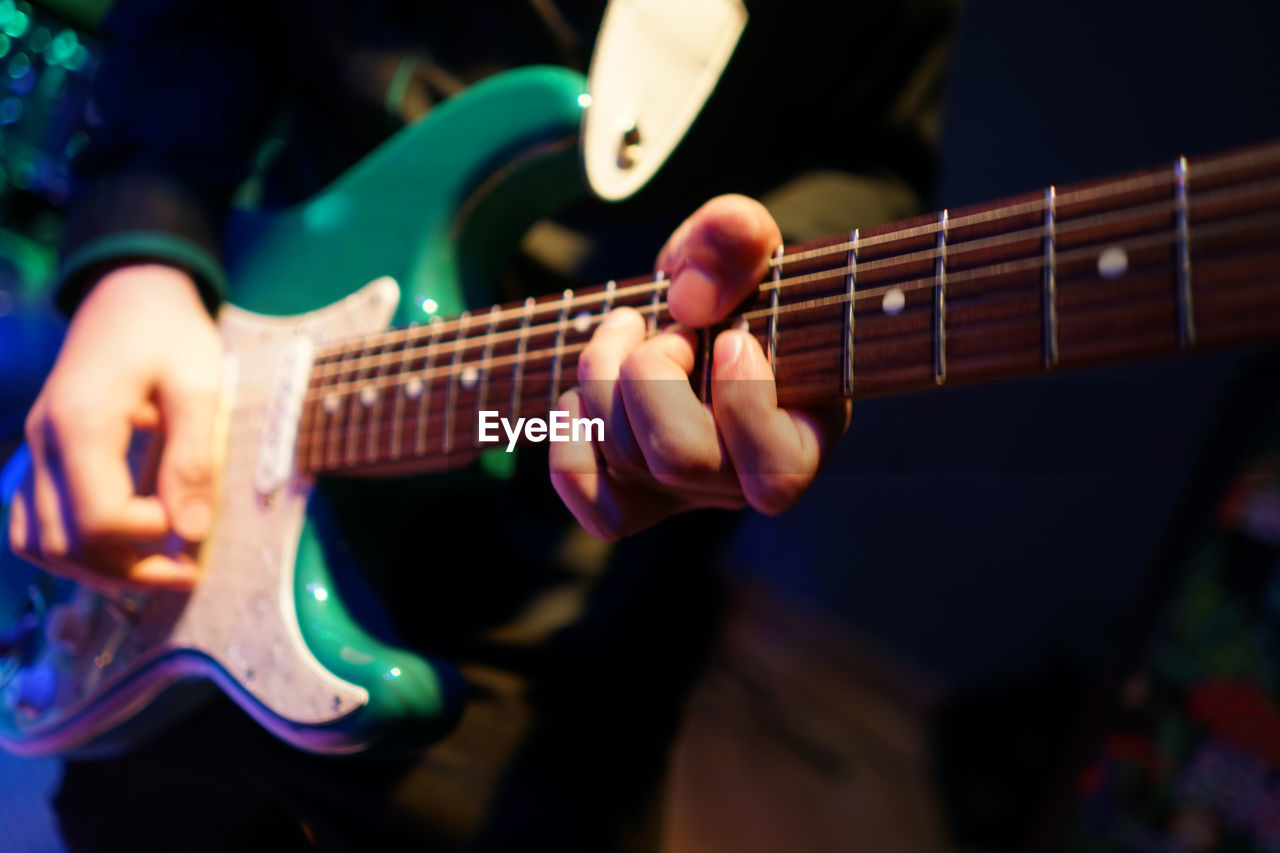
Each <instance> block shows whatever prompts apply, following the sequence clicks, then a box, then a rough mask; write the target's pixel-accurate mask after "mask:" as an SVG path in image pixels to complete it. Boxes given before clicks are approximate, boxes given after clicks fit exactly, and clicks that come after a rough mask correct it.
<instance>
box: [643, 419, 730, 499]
mask: <svg viewBox="0 0 1280 853" xmlns="http://www.w3.org/2000/svg"><path fill="white" fill-rule="evenodd" d="M646 447H647V452H646V453H645V459H646V460H647V461H648V463H649V470H650V472H651V473H652V474H653V477H654V479H655V480H657V481H658V482H659V483H662V484H663V485H665V486H679V485H682V484H684V483H685V482H687V481H688V480H689V479H690V478H692V477H699V476H706V475H710V474H714V473H716V472H717V471H718V470H719V468H720V460H719V459H718V458H716V456H715V454H713V453H711V452H710V450H709V448H707V447H706V446H705V444H704V442H702V441H700V440H699V436H697V435H695V434H694V431H693V429H692V427H691V426H690V425H687V424H681V423H673V424H671V425H669V426H668V427H664V428H663V429H661V430H658V431H657V432H655V433H654V434H653V435H651V436H650V437H649V440H648V442H647V444H646Z"/></svg>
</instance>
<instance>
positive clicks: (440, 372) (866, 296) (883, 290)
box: [306, 213, 1280, 400]
mask: <svg viewBox="0 0 1280 853" xmlns="http://www.w3.org/2000/svg"><path fill="white" fill-rule="evenodd" d="M1273 221H1274V222H1277V223H1280V213H1272V214H1268V215H1262V216H1253V217H1249V218H1245V219H1239V218H1237V219H1231V220H1227V221H1218V222H1213V223H1207V224H1205V225H1200V226H1197V227H1196V228H1192V229H1191V230H1190V236H1191V237H1195V238H1200V239H1203V238H1205V237H1206V236H1213V235H1215V234H1221V233H1224V232H1226V231H1231V230H1238V229H1241V228H1248V227H1251V226H1254V225H1258V224H1263V223H1270V222H1273ZM1180 239H1182V235H1181V233H1180V232H1179V230H1178V229H1177V228H1176V227H1175V228H1172V229H1168V230H1165V231H1159V232H1153V233H1151V234H1147V235H1141V236H1137V237H1131V238H1127V239H1126V240H1124V241H1120V242H1116V241H1113V242H1111V243H1108V244H1107V245H1108V246H1109V247H1111V246H1114V247H1117V248H1121V249H1124V250H1125V251H1126V252H1129V251H1140V250H1142V249H1146V248H1152V247H1162V246H1166V245H1174V244H1176V243H1177V242H1178V241H1179V240H1180ZM1096 254H1097V252H1096V247H1092V246H1090V247H1082V248H1078V249H1070V250H1067V251H1059V252H1057V253H1056V257H1055V260H1054V265H1055V267H1058V266H1062V265H1065V264H1070V263H1075V262H1078V261H1081V260H1091V259H1092V258H1093V257H1094V256H1095V255H1096ZM1045 267H1046V264H1045V261H1044V258H1043V255H1037V256H1035V257H1028V258H1021V259H1017V260H1011V261H1003V262H1000V263H996V264H988V265H985V266H982V267H974V268H972V269H967V270H958V271H956V272H954V273H951V274H949V275H948V279H947V281H948V284H949V285H951V286H952V287H954V286H955V285H956V284H963V283H967V282H969V281H974V280H978V279H983V278H988V277H990V276H992V275H996V274H1008V273H1014V272H1022V271H1029V270H1043V269H1044V268H1045ZM859 270H860V271H861V267H859ZM837 274H838V275H840V276H841V277H843V274H844V271H843V270H830V271H826V272H824V273H822V274H820V275H819V276H818V277H819V278H821V277H829V276H833V275H837ZM815 280H816V279H815ZM936 286H937V278H936V275H933V274H931V275H928V276H920V277H916V278H913V279H908V280H906V281H900V282H893V283H889V284H884V285H880V286H878V287H874V288H867V289H864V290H859V291H857V292H856V294H854V296H853V297H850V296H849V295H848V294H847V293H840V294H838V295H832V296H827V297H815V298H814V299H810V300H806V301H804V302H794V303H790V304H788V305H785V306H780V307H779V308H778V309H777V310H776V312H775V311H774V310H773V309H771V308H760V309H754V310H751V311H746V312H743V313H742V314H740V315H737V316H736V317H735V318H733V319H745V320H746V321H747V322H748V323H750V322H751V321H752V320H760V319H765V318H768V317H771V316H773V315H774V314H775V313H776V314H777V315H778V316H785V315H788V314H794V313H796V312H799V311H808V310H813V309H815V308H824V307H832V306H839V305H845V304H847V303H849V302H850V301H852V302H853V303H854V305H855V307H857V305H858V303H859V302H870V301H872V300H875V299H881V300H883V298H884V297H885V296H886V295H887V294H888V293H890V292H891V291H893V290H899V291H901V292H902V293H903V295H904V296H905V295H906V294H908V293H913V292H917V291H922V290H927V289H932V288H934V287H936ZM907 307H910V306H904V308H903V310H904V311H905V310H906V309H907ZM926 307H929V309H930V310H932V305H931V304H930V305H929V306H926ZM667 308H668V304H667V303H666V302H656V303H651V304H650V305H645V306H640V307H637V308H635V309H634V310H636V311H637V312H638V313H640V314H641V315H642V316H644V315H646V314H648V315H660V314H661V313H663V312H664V311H666V309H667ZM594 322H597V323H598V322H599V320H595V321H594ZM575 331H576V332H577V333H578V334H586V333H587V331H589V330H583V331H577V330H575ZM469 345H470V346H473V347H475V348H477V349H478V348H480V347H482V346H483V345H484V338H474V339H472V340H471V341H470V342H469ZM568 346H585V344H573V345H566V347H568ZM466 348H467V346H463V347H461V349H463V350H465V349H466ZM428 349H429V348H428ZM457 349H458V348H454V349H451V350H440V351H434V352H433V353H432V358H438V357H439V356H440V355H441V353H445V352H447V353H454V352H456V350H457ZM554 352H555V351H554V349H545V348H544V349H539V350H534V351H532V352H526V353H525V354H524V356H523V361H524V362H525V363H528V362H533V361H535V360H537V359H539V358H550V357H551V356H552V355H553V354H554ZM395 355H396V356H397V358H395V359H388V361H403V359H402V358H401V356H402V353H400V352H396V353H395ZM516 361H517V359H516V358H515V356H513V355H502V356H493V357H492V358H491V359H490V360H488V361H485V360H483V359H479V360H472V361H467V362H466V363H465V364H460V365H459V366H458V367H457V368H455V367H454V366H453V365H449V366H439V367H436V366H433V367H432V368H431V369H430V370H426V369H419V370H411V371H409V372H408V373H401V374H396V376H395V377H392V379H391V381H389V382H383V383H377V382H374V381H373V380H371V379H359V378H353V379H349V380H346V381H339V382H335V383H332V384H327V385H315V384H314V383H313V384H312V387H311V388H310V389H309V391H308V393H307V395H306V399H308V400H310V399H315V398H318V397H322V396H327V395H329V394H333V393H340V394H346V393H348V392H349V389H351V388H365V387H375V388H384V387H394V386H396V385H399V384H402V381H401V379H399V378H397V377H406V376H407V377H417V378H419V379H423V380H427V381H434V380H435V379H437V378H449V377H454V376H458V377H461V376H462V375H463V374H465V373H466V372H467V371H469V370H477V371H479V370H492V369H494V368H495V367H505V366H507V365H512V364H515V363H516ZM372 366H376V362H375V363H374V365H372ZM364 369H369V368H359V370H364ZM349 372H350V373H355V372H359V371H358V370H342V371H335V372H333V373H329V374H325V375H324V377H322V378H328V377H329V376H339V377H340V376H342V374H344V373H349Z"/></svg>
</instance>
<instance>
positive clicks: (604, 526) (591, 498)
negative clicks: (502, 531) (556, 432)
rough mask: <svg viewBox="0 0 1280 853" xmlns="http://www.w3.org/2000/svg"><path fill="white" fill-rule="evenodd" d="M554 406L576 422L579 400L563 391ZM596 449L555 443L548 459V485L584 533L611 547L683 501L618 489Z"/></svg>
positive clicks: (640, 488)
mask: <svg viewBox="0 0 1280 853" xmlns="http://www.w3.org/2000/svg"><path fill="white" fill-rule="evenodd" d="M557 406H558V408H560V409H563V410H564V411H567V412H569V416H570V417H571V418H576V417H581V416H582V415H581V413H582V397H581V395H580V394H579V393H578V392H577V391H566V392H565V393H564V394H563V395H561V397H560V400H559V401H558V402H557ZM595 450H596V448H595V447H593V446H592V444H591V442H589V441H585V440H579V441H564V442H557V443H555V444H552V445H551V448H550V452H549V455H548V460H549V465H550V468H551V484H552V486H553V487H554V488H555V490H556V493H557V494H558V495H560V499H561V500H562V501H564V504H565V506H566V507H568V509H569V512H571V513H573V516H574V518H576V519H578V523H579V524H581V525H582V526H583V528H584V529H585V530H586V531H587V532H588V533H590V534H591V535H592V536H595V537H597V538H599V539H603V540H605V541H607V542H612V541H615V540H617V539H620V538H621V537H623V536H627V535H629V534H631V533H634V532H635V531H637V530H642V529H644V528H646V527H648V526H650V525H652V524H654V523H656V522H658V521H660V520H661V519H663V518H665V517H667V516H668V515H672V514H674V513H675V512H678V511H679V510H680V509H682V508H683V507H684V503H683V501H681V500H680V499H677V498H675V497H674V496H671V495H667V494H661V493H658V492H655V491H653V490H652V489H650V488H648V487H647V486H645V485H644V484H642V483H639V482H636V481H632V482H628V483H627V484H625V485H620V484H619V483H618V482H617V480H615V479H614V478H613V477H612V476H611V475H610V474H609V473H608V471H607V469H606V468H605V467H604V465H603V464H602V463H601V461H600V457H599V456H598V455H597V454H596V452H595Z"/></svg>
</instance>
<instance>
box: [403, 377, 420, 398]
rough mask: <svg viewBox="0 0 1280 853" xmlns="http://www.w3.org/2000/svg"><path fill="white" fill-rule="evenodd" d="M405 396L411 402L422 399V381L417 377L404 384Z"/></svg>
mask: <svg viewBox="0 0 1280 853" xmlns="http://www.w3.org/2000/svg"><path fill="white" fill-rule="evenodd" d="M404 395H405V396H406V397H408V398H409V399H410V400H416V399H418V398H419V397H421V396H422V380H421V379H419V378H418V377H416V376H415V377H413V378H412V379H410V380H409V381H408V382H406V383H404Z"/></svg>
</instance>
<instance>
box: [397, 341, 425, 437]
mask: <svg viewBox="0 0 1280 853" xmlns="http://www.w3.org/2000/svg"><path fill="white" fill-rule="evenodd" d="M417 326H418V324H417V323H416V322H414V323H410V324H409V328H410V329H411V330H413V329H416V328H417ZM408 373H409V341H408V339H406V340H405V342H404V349H402V350H401V351H400V370H399V371H398V372H397V373H396V377H397V379H399V380H401V381H399V382H396V383H395V385H393V386H392V391H391V393H392V394H393V395H394V396H395V403H393V404H392V409H391V459H392V461H395V460H397V459H399V458H400V449H401V444H402V443H403V442H402V439H401V437H400V433H401V429H400V426H401V423H402V420H403V417H404V398H405V394H406V391H405V387H404V384H403V380H404V377H405V375H406V374H408ZM419 381H421V380H419Z"/></svg>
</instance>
